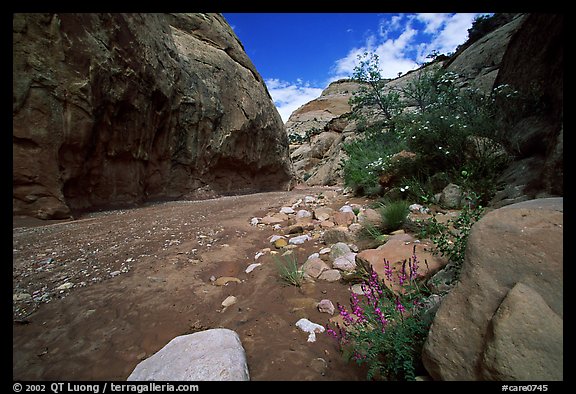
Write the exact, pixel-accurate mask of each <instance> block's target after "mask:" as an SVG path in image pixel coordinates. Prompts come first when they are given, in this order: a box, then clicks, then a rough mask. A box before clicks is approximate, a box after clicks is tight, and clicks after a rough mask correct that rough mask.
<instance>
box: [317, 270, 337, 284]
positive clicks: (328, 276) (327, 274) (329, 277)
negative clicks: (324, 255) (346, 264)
mask: <svg viewBox="0 0 576 394" xmlns="http://www.w3.org/2000/svg"><path fill="white" fill-rule="evenodd" d="M318 279H320V280H325V281H326V282H336V281H339V280H340V279H342V274H340V271H338V270H337V269H331V270H326V271H324V272H322V273H321V274H320V276H319V277H318Z"/></svg>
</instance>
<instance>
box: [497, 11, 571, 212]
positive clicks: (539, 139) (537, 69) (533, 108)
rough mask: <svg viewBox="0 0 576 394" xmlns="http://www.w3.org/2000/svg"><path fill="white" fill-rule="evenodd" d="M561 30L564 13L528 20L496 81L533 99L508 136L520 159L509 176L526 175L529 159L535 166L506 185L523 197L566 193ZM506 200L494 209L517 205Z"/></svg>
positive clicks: (510, 47)
mask: <svg viewBox="0 0 576 394" xmlns="http://www.w3.org/2000/svg"><path fill="white" fill-rule="evenodd" d="M563 31H564V16H563V15H562V14H530V15H528V17H527V18H526V21H525V22H524V23H523V24H522V26H521V27H520V29H519V30H518V31H517V32H516V33H515V34H514V35H513V36H512V38H511V39H510V43H509V44H508V48H507V50H506V53H505V54H504V57H503V58H502V64H501V66H500V71H499V72H498V76H497V78H496V81H495V82H494V86H499V85H501V84H509V85H511V86H512V87H513V88H514V89H516V90H518V91H519V92H520V94H521V95H523V96H524V97H528V98H530V99H529V100H531V101H529V102H528V105H527V107H528V108H525V109H524V114H523V117H522V118H521V119H520V120H518V122H517V123H516V125H515V126H514V127H512V128H511V129H510V130H509V133H508V135H507V139H508V141H509V150H510V151H512V153H513V154H514V155H515V157H516V158H517V159H521V160H519V161H516V162H514V163H512V165H511V168H510V169H509V170H508V171H507V173H514V172H520V171H522V167H523V166H524V165H525V164H524V163H525V160H526V159H527V158H530V159H531V160H532V161H535V162H536V165H533V167H534V168H535V169H536V170H535V171H531V172H530V173H529V174H525V175H524V176H523V177H517V178H518V179H519V182H517V183H515V184H513V185H510V184H508V186H509V187H510V186H514V187H515V188H516V189H518V190H520V191H521V194H522V195H525V196H526V197H524V198H534V197H546V196H562V195H563V194H564V181H563V179H564V165H563V156H564V147H563V146H564V138H563V135H564V133H563V130H564V127H563V110H564V100H563V97H564V90H563V85H564V47H563V45H564V44H563ZM508 116H509V117H510V118H513V117H514V116H518V115H517V114H515V113H511V114H508ZM503 181H506V179H503ZM502 197H505V198H504V199H500V200H498V199H496V200H495V201H493V202H494V204H493V205H494V206H501V205H503V204H504V205H505V204H508V203H511V202H516V201H515V199H514V197H513V196H512V195H509V196H506V195H503V196H502Z"/></svg>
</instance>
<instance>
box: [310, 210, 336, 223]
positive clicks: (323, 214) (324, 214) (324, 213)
mask: <svg viewBox="0 0 576 394" xmlns="http://www.w3.org/2000/svg"><path fill="white" fill-rule="evenodd" d="M333 213H334V210H333V209H332V208H328V207H319V208H316V209H315V210H314V217H315V218H316V219H318V220H320V221H325V220H328V219H330V216H332V214H333Z"/></svg>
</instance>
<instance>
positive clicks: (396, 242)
mask: <svg viewBox="0 0 576 394" xmlns="http://www.w3.org/2000/svg"><path fill="white" fill-rule="evenodd" d="M415 241H416V239H415V238H414V237H413V236H412V235H410V234H396V235H391V236H390V237H389V238H388V240H387V241H386V243H385V244H384V245H381V246H379V247H378V248H376V249H365V250H363V251H361V252H360V253H358V254H357V255H356V262H357V264H358V263H359V262H360V263H364V264H368V265H371V266H372V267H373V268H374V270H375V271H376V273H377V274H378V276H379V277H380V279H381V280H383V281H384V283H385V284H386V286H387V287H388V288H390V289H392V290H394V291H397V290H399V289H400V286H399V284H398V279H397V277H398V274H400V272H401V268H402V264H403V262H404V261H405V260H406V261H407V260H408V259H409V258H411V257H412V255H413V252H414V250H415V251H416V257H417V259H418V270H417V272H418V278H421V279H426V278H429V277H431V276H432V275H434V274H435V273H436V272H438V271H439V270H440V269H441V268H443V267H444V266H445V265H446V264H447V263H448V261H447V260H446V259H444V258H441V257H439V256H434V255H433V254H432V252H431V251H430V249H431V245H430V244H428V243H425V242H415ZM414 248H416V249H414ZM384 259H386V261H388V262H389V263H390V269H391V270H392V272H393V280H392V281H391V280H389V279H388V278H387V277H386V269H385V265H384ZM406 273H407V275H409V274H410V270H409V268H408V264H406Z"/></svg>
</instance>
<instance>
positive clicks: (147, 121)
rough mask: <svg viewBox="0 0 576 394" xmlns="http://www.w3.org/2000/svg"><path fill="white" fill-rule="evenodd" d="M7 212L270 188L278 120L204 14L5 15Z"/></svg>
mask: <svg viewBox="0 0 576 394" xmlns="http://www.w3.org/2000/svg"><path fill="white" fill-rule="evenodd" d="M13 62H14V63H13V203H14V208H13V213H14V214H15V215H31V216H37V217H40V218H64V217H68V216H69V215H70V213H71V211H75V210H83V209H93V208H99V207H109V206H118V205H128V204H134V203H141V202H144V201H150V200H159V199H177V198H194V197H197V196H198V193H199V192H200V193H201V192H203V193H205V194H208V195H210V194H212V195H213V194H215V193H218V194H227V193H244V192H254V191H261V190H272V189H279V188H284V187H286V186H287V185H288V183H289V182H290V179H291V176H292V172H291V171H292V170H291V166H290V160H289V153H288V140H287V138H286V133H285V129H284V126H283V123H282V120H281V118H280V115H279V114H278V111H277V110H276V108H275V107H274V104H273V102H272V100H271V98H270V95H269V93H268V91H267V89H266V87H265V84H264V83H263V81H262V78H261V76H260V75H259V74H258V72H257V70H256V69H255V67H254V65H253V64H252V63H251V61H250V59H249V58H248V56H247V55H246V53H245V52H244V49H243V47H242V44H241V43H240V42H239V40H238V38H237V37H236V36H235V34H234V32H233V31H232V29H231V28H230V26H229V25H228V24H227V22H226V21H225V20H224V18H223V17H222V16H221V15H218V14H14V16H13Z"/></svg>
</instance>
